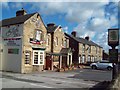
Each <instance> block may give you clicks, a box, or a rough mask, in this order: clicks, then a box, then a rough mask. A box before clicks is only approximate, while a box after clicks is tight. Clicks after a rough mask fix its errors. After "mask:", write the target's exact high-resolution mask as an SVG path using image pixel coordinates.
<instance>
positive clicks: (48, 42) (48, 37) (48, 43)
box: [47, 37, 49, 46]
mask: <svg viewBox="0 0 120 90" xmlns="http://www.w3.org/2000/svg"><path fill="white" fill-rule="evenodd" d="M48 45H49V37H47V46H48Z"/></svg>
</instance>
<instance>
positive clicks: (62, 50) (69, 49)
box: [60, 48, 71, 54]
mask: <svg viewBox="0 0 120 90" xmlns="http://www.w3.org/2000/svg"><path fill="white" fill-rule="evenodd" d="M70 52H71V48H62V49H61V51H60V53H61V54H68V53H70Z"/></svg>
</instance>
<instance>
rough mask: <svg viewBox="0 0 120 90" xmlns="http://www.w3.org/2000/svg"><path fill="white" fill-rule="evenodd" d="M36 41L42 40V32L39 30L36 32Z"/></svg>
mask: <svg viewBox="0 0 120 90" xmlns="http://www.w3.org/2000/svg"><path fill="white" fill-rule="evenodd" d="M35 39H36V40H39V41H40V40H42V31H40V30H37V31H36V38H35Z"/></svg>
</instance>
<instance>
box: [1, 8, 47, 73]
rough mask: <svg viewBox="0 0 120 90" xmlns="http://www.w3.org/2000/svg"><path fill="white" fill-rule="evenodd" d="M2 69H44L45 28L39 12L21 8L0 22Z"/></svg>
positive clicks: (24, 71) (20, 70) (25, 71)
mask: <svg viewBox="0 0 120 90" xmlns="http://www.w3.org/2000/svg"><path fill="white" fill-rule="evenodd" d="M0 25H1V26H0V28H1V30H2V43H3V47H2V48H3V52H2V54H3V55H2V56H3V58H2V66H3V67H2V70H4V71H12V72H19V73H30V72H34V71H41V70H43V69H44V61H45V49H46V43H45V41H46V34H47V30H46V27H45V25H44V23H43V21H42V18H41V16H40V14H39V13H37V12H36V13H32V14H27V12H26V11H25V10H24V9H22V10H19V11H17V12H16V17H13V18H8V19H4V20H2V21H1V22H0Z"/></svg>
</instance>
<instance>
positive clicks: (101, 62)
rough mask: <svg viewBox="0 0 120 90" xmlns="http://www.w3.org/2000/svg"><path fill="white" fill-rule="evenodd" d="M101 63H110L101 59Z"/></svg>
mask: <svg viewBox="0 0 120 90" xmlns="http://www.w3.org/2000/svg"><path fill="white" fill-rule="evenodd" d="M100 63H109V61H100Z"/></svg>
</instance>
